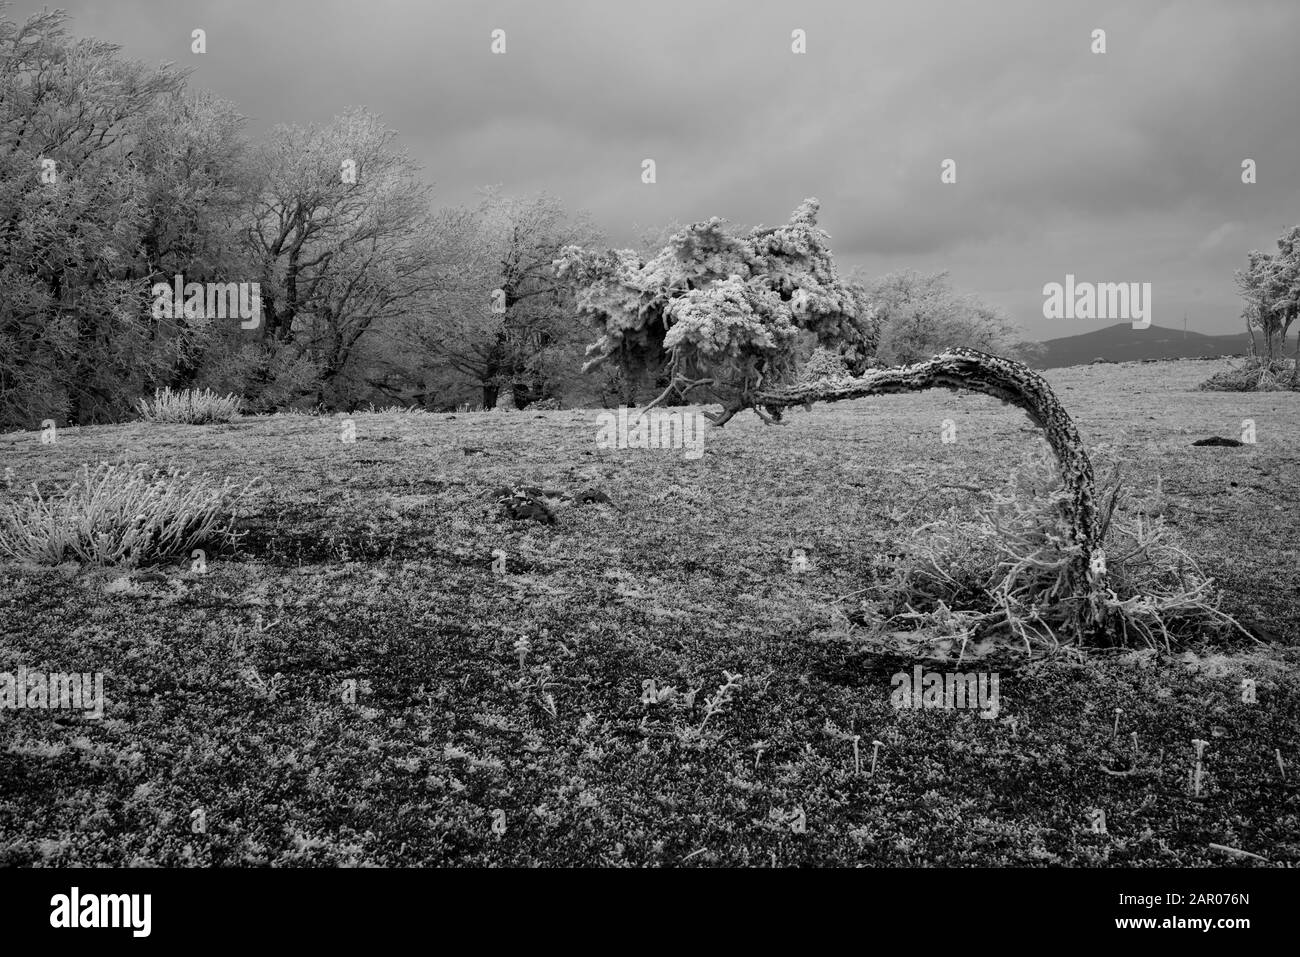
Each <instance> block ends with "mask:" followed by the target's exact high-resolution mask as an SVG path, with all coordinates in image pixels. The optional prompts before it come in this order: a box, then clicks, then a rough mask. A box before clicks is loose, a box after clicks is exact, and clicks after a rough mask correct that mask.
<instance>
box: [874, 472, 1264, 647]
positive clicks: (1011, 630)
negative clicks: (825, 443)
mask: <svg viewBox="0 0 1300 957" xmlns="http://www.w3.org/2000/svg"><path fill="white" fill-rule="evenodd" d="M1098 493H1099V494H1098V501H1099V502H1100V503H1102V504H1103V506H1104V507H1103V509H1102V521H1103V527H1102V530H1101V531H1102V534H1101V537H1100V540H1101V542H1102V544H1103V550H1102V554H1103V561H1104V564H1105V575H1104V584H1103V586H1102V587H1101V588H1099V589H1096V590H1095V591H1094V592H1093V593H1092V594H1087V593H1082V594H1081V593H1078V592H1077V591H1073V592H1072V591H1071V590H1070V588H1069V585H1068V577H1067V576H1068V571H1069V567H1070V563H1071V561H1072V559H1073V558H1074V556H1075V553H1076V549H1077V546H1076V545H1072V544H1071V543H1070V537H1069V533H1068V526H1067V524H1066V523H1065V521H1064V519H1063V517H1062V510H1061V503H1062V498H1063V496H1064V492H1063V491H1062V490H1061V489H1060V488H1059V485H1058V484H1057V482H1056V473H1055V466H1054V463H1053V462H1052V460H1051V458H1050V456H1044V457H1043V458H1041V459H1039V458H1035V459H1033V460H1032V461H1030V462H1027V463H1026V464H1025V465H1024V466H1023V467H1022V468H1020V469H1019V470H1017V471H1016V472H1013V473H1012V475H1011V476H1010V477H1009V479H1008V481H1007V484H1006V486H1005V487H1004V488H1003V489H1000V490H998V491H996V492H993V493H985V494H986V495H987V498H988V501H987V502H986V504H985V505H984V506H983V507H982V508H980V509H979V510H977V512H976V513H975V515H974V516H973V517H972V516H971V515H970V514H969V513H968V512H967V513H966V514H962V512H961V511H959V510H957V509H951V510H949V511H948V513H947V514H945V516H944V517H943V519H941V520H940V521H935V522H931V523H929V524H927V525H924V526H922V527H921V528H919V529H916V530H915V531H914V532H913V533H912V535H911V536H910V538H909V539H908V541H907V543H906V545H905V547H904V548H903V549H901V550H900V553H899V554H896V555H894V556H892V557H883V558H881V559H879V560H878V561H877V563H876V567H875V569H874V574H873V582H872V584H871V585H870V586H869V587H868V588H867V589H865V599H864V601H863V604H862V608H861V611H860V614H859V616H858V621H859V623H860V624H866V625H867V626H868V628H869V629H870V631H871V632H872V634H873V635H874V636H876V637H883V636H886V635H888V636H891V639H892V641H893V642H894V643H895V644H902V645H904V646H905V650H906V651H907V652H909V653H918V652H921V653H924V652H925V651H926V650H927V648H929V649H930V650H933V647H934V646H935V645H936V644H940V645H942V646H944V648H945V649H946V648H948V647H951V646H953V645H954V644H959V645H960V648H961V650H962V651H963V653H964V652H965V649H966V646H967V645H968V644H970V645H972V646H980V645H984V646H985V647H988V646H990V645H998V644H1010V645H1013V646H1018V647H1021V648H1023V649H1024V650H1025V651H1026V652H1028V653H1031V654H1032V652H1033V650H1034V649H1035V648H1040V649H1046V648H1051V649H1058V648H1060V647H1061V645H1062V644H1064V643H1065V642H1063V641H1062V640H1061V635H1063V634H1069V633H1070V631H1071V629H1070V624H1071V623H1072V622H1076V621H1078V620H1080V619H1081V618H1082V617H1083V616H1082V615H1081V614H1080V612H1081V611H1082V609H1081V607H1080V605H1081V603H1084V602H1098V603H1099V604H1100V606H1101V609H1102V615H1101V620H1102V621H1103V622H1104V627H1103V628H1102V629H1099V630H1097V631H1096V632H1094V633H1092V634H1089V635H1086V636H1084V638H1085V639H1086V640H1087V642H1088V643H1089V644H1096V645H1119V646H1129V645H1134V644H1141V645H1144V646H1147V647H1152V648H1155V647H1161V648H1163V649H1165V650H1172V649H1173V646H1174V645H1175V644H1178V643H1181V642H1185V641H1190V640H1194V639H1197V638H1204V637H1206V636H1207V635H1216V636H1219V637H1226V636H1227V635H1228V634H1229V633H1232V632H1236V633H1238V634H1242V635H1246V636H1247V637H1248V638H1249V637H1251V636H1250V635H1249V633H1247V632H1246V631H1245V630H1244V629H1242V628H1241V626H1240V625H1238V624H1237V623H1236V622H1235V621H1234V620H1233V619H1232V618H1231V617H1230V616H1228V615H1227V614H1225V613H1224V612H1223V611H1221V610H1220V608H1219V602H1220V595H1219V593H1218V592H1217V591H1216V590H1215V589H1214V580H1213V579H1212V578H1210V577H1208V576H1206V575H1205V574H1204V572H1202V571H1201V569H1200V568H1199V567H1198V566H1197V564H1196V562H1195V561H1193V560H1192V558H1191V557H1190V556H1189V555H1188V554H1187V552H1186V551H1185V550H1184V549H1183V548H1182V547H1181V546H1180V545H1179V543H1178V541H1177V537H1176V534H1175V533H1174V531H1173V530H1172V529H1170V528H1169V527H1168V526H1166V525H1165V524H1164V521H1163V519H1161V518H1160V517H1158V516H1152V515H1148V514H1146V513H1145V512H1144V511H1143V510H1141V509H1136V510H1130V509H1129V508H1128V507H1126V505H1125V502H1124V496H1123V494H1122V487H1121V483H1120V480H1119V470H1118V468H1114V469H1112V472H1111V475H1110V478H1109V479H1108V480H1106V481H1105V482H1103V483H1101V484H1100V486H1099V488H1098Z"/></svg>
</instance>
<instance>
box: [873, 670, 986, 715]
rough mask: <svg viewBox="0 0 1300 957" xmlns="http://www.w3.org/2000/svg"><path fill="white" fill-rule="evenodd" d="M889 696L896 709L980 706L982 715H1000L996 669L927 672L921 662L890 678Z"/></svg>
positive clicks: (949, 708)
mask: <svg viewBox="0 0 1300 957" xmlns="http://www.w3.org/2000/svg"><path fill="white" fill-rule="evenodd" d="M889 684H890V687H892V688H893V689H894V690H893V692H892V693H891V694H890V696H889V701H890V703H891V704H892V705H893V706H894V707H895V708H899V709H902V708H915V709H916V710H918V711H919V710H921V709H922V708H927V709H928V708H945V709H947V710H949V711H951V710H952V709H954V708H972V709H974V708H978V709H979V711H980V717H981V718H996V717H997V716H998V710H999V704H998V674H997V672H996V671H995V672H991V673H990V672H987V671H972V672H966V673H963V672H960V671H958V672H953V673H951V674H941V673H939V672H937V671H931V672H926V671H924V670H923V669H922V667H921V666H920V665H917V666H916V667H915V668H913V669H912V674H911V675H909V674H908V673H907V672H906V671H900V672H898V674H896V675H894V676H893V678H891V679H890V681H889Z"/></svg>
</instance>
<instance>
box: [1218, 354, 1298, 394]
mask: <svg viewBox="0 0 1300 957" xmlns="http://www.w3.org/2000/svg"><path fill="white" fill-rule="evenodd" d="M1298 387H1300V384H1298V383H1297V382H1296V375H1295V363H1294V362H1293V361H1291V360H1290V359H1274V360H1272V361H1271V362H1270V361H1268V360H1267V359H1259V358H1251V359H1248V360H1246V362H1245V364H1244V365H1239V366H1233V367H1232V368H1231V369H1225V370H1224V371H1222V372H1218V373H1216V374H1214V375H1212V376H1211V377H1210V378H1209V379H1207V380H1205V381H1204V382H1202V383H1201V388H1202V389H1204V390H1206V391H1210V392H1283V391H1287V390H1291V389H1296V388H1298Z"/></svg>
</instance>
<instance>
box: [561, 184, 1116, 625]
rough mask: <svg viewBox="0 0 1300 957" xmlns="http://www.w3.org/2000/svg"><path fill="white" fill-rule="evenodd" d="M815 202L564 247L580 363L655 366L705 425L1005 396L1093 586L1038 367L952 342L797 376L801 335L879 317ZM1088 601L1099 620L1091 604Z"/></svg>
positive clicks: (1086, 510) (871, 327)
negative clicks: (732, 225) (779, 220)
mask: <svg viewBox="0 0 1300 957" xmlns="http://www.w3.org/2000/svg"><path fill="white" fill-rule="evenodd" d="M818 209H819V204H818V202H817V200H815V199H808V200H805V201H804V202H803V203H802V204H801V205H800V206H799V208H798V209H796V210H795V211H794V214H793V215H792V216H791V218H790V221H789V222H788V223H786V224H785V225H782V226H776V227H772V228H757V229H754V230H751V231H750V232H749V233H748V234H745V235H736V234H734V233H733V232H731V231H730V230H728V228H727V227H726V224H725V223H724V222H723V221H722V220H721V219H718V218H716V217H715V218H713V219H710V220H709V221H707V222H702V223H696V224H694V225H692V226H688V227H686V228H685V229H683V230H682V231H680V232H678V233H677V234H676V235H674V236H673V237H672V238H671V239H670V240H669V241H668V243H667V245H666V246H664V248H663V249H662V250H661V251H660V252H659V253H658V254H657V255H655V256H653V257H650V258H649V259H646V260H642V259H641V258H640V257H638V256H637V255H636V254H635V253H633V252H631V251H629V250H618V251H615V250H610V251H591V250H584V249H581V248H578V247H572V246H570V247H566V248H565V249H564V250H563V251H562V253H561V257H560V258H559V259H558V260H556V268H557V271H558V272H559V274H560V275H561V276H568V277H570V278H571V279H572V280H573V281H574V282H575V284H576V285H577V287H578V288H579V293H578V297H577V305H578V311H579V315H580V316H581V317H583V318H586V319H587V320H588V321H590V322H591V323H592V325H593V326H594V327H595V329H596V331H597V333H598V337H597V339H596V341H595V342H594V343H592V344H591V345H590V346H589V347H588V350H587V352H588V355H589V356H591V359H590V361H589V362H588V363H587V365H586V368H587V369H592V368H595V367H597V366H600V365H601V364H606V363H613V364H616V365H617V366H618V367H619V368H620V369H621V370H623V371H624V372H625V373H627V374H631V375H637V376H639V375H641V374H642V373H644V372H646V371H650V372H656V371H661V370H664V369H666V370H667V371H668V373H669V375H670V381H671V385H670V387H669V391H671V390H672V389H676V390H677V391H679V392H681V393H682V394H685V395H688V396H690V397H692V398H693V399H695V400H696V401H705V402H708V401H712V402H716V403H719V404H721V406H722V409H721V411H720V412H718V413H717V414H716V415H712V416H710V418H711V419H712V421H713V422H714V424H715V425H717V426H722V425H725V424H726V423H727V422H728V421H729V420H730V419H731V418H732V417H733V416H735V415H736V414H737V413H738V412H741V411H742V410H745V409H752V410H754V412H756V413H757V414H758V415H759V416H760V417H761V418H762V419H763V420H764V421H766V422H768V423H771V424H777V423H780V422H781V419H782V412H783V410H785V409H786V408H789V407H791V406H797V405H809V404H811V403H813V402H816V401H836V400H840V399H854V398H860V397H863V396H868V395H877V394H882V393H892V392H915V391H920V390H924V389H931V388H948V389H969V390H971V391H975V392H982V393H984V394H986V395H991V396H994V397H996V398H998V399H1001V400H1002V401H1003V402H1007V403H1009V404H1011V405H1015V406H1018V407H1019V408H1021V409H1023V410H1024V411H1025V412H1026V413H1027V414H1028V415H1029V417H1030V419H1031V420H1032V421H1033V422H1034V423H1035V424H1036V425H1037V426H1038V427H1039V428H1040V429H1042V430H1043V433H1044V435H1045V437H1046V439H1047V441H1048V443H1049V444H1050V445H1051V447H1052V450H1053V452H1054V453H1055V455H1056V459H1057V461H1058V463H1059V465H1060V471H1061V475H1062V479H1063V481H1064V484H1065V488H1066V492H1067V494H1066V496H1065V504H1064V509H1065V513H1066V514H1065V519H1066V524H1067V527H1068V529H1069V534H1070V537H1071V544H1072V546H1073V548H1074V559H1073V561H1072V563H1071V565H1070V569H1069V574H1068V584H1069V586H1070V587H1071V588H1072V589H1074V590H1075V592H1076V593H1079V594H1082V593H1085V592H1090V593H1092V594H1094V595H1095V594H1096V589H1097V588H1098V587H1099V586H1100V584H1101V581H1102V579H1103V578H1104V575H1105V566H1104V561H1103V560H1102V556H1101V554H1100V551H1099V549H1098V519H1097V506H1096V504H1095V493H1094V480H1093V470H1092V464H1091V462H1090V461H1089V458H1088V454H1087V452H1086V450H1085V449H1084V445H1083V442H1082V440H1081V439H1080V438H1079V433H1078V431H1077V430H1076V429H1075V426H1074V423H1073V422H1072V421H1071V419H1070V416H1069V415H1068V414H1067V413H1066V411H1065V409H1063V408H1062V407H1061V404H1060V402H1059V401H1058V400H1057V398H1056V395H1055V394H1054V393H1053V392H1052V389H1051V387H1050V386H1049V385H1048V384H1047V382H1046V381H1045V380H1044V379H1043V378H1042V377H1041V376H1039V375H1038V374H1037V373H1035V372H1033V371H1031V370H1030V369H1028V368H1026V367H1025V366H1023V365H1021V364H1020V363H1018V362H1014V361H1012V360H1009V359H1004V358H1000V357H998V356H993V355H987V354H985V353H981V352H976V351H973V350H969V349H951V350H948V351H946V352H942V353H940V354H939V355H936V356H934V357H933V358H931V359H929V360H926V361H924V362H917V363H914V364H911V365H906V366H901V367H897V368H886V369H874V370H869V371H866V372H865V373H864V374H862V375H860V376H857V377H850V378H845V377H836V378H823V379H818V380H815V381H807V379H806V378H805V379H803V380H800V378H799V377H798V365H799V362H798V359H799V354H800V352H799V350H800V339H801V338H804V339H806V338H807V335H802V334H811V335H812V336H813V337H815V339H816V341H817V344H818V345H819V346H821V347H823V348H826V349H829V350H832V351H837V352H840V353H841V354H844V353H845V352H857V353H870V352H873V351H874V349H875V346H876V336H877V328H878V327H877V317H876V316H875V315H874V313H872V312H871V311H870V310H869V309H868V308H867V306H866V300H865V298H864V297H863V296H862V295H861V292H860V290H857V289H855V288H854V287H852V286H850V285H848V284H846V283H844V282H842V281H841V280H840V278H839V275H838V273H837V271H836V268H835V264H834V261H833V260H832V258H831V251H830V247H829V245H828V236H827V234H826V233H825V231H823V230H822V229H820V228H819V227H818V226H817V212H818ZM851 367H852V366H851ZM668 394H669V392H668V391H666V392H665V393H663V394H662V395H660V396H659V397H658V398H656V399H655V400H654V401H652V402H651V403H650V406H648V407H647V408H649V407H652V406H654V405H655V404H657V403H658V402H660V401H662V400H663V399H664V398H666V396H667V395H668ZM1088 607H1089V608H1090V609H1091V611H1090V615H1091V617H1092V618H1093V619H1094V620H1095V619H1096V618H1098V617H1099V615H1100V605H1099V603H1098V602H1097V601H1091V602H1089V603H1088Z"/></svg>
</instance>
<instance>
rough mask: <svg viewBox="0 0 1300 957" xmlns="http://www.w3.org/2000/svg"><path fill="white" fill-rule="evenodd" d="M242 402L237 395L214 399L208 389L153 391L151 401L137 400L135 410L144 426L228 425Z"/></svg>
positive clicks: (213, 394)
mask: <svg viewBox="0 0 1300 957" xmlns="http://www.w3.org/2000/svg"><path fill="white" fill-rule="evenodd" d="M243 404H244V400H243V399H241V398H240V397H239V396H237V395H218V394H217V393H216V392H213V391H212V390H211V389H203V390H198V389H181V390H179V391H175V392H174V391H172V390H171V389H169V388H163V389H156V390H155V391H154V394H153V400H152V401H150V400H149V399H140V400H138V401H137V403H136V408H137V409H138V410H139V412H140V417H141V418H142V419H144V421H146V422H160V423H169V424H170V423H181V424H185V425H208V424H210V423H214V422H229V421H230V420H231V419H233V418H234V417H235V416H236V415H238V414H239V411H240V409H241V407H242V406H243Z"/></svg>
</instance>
